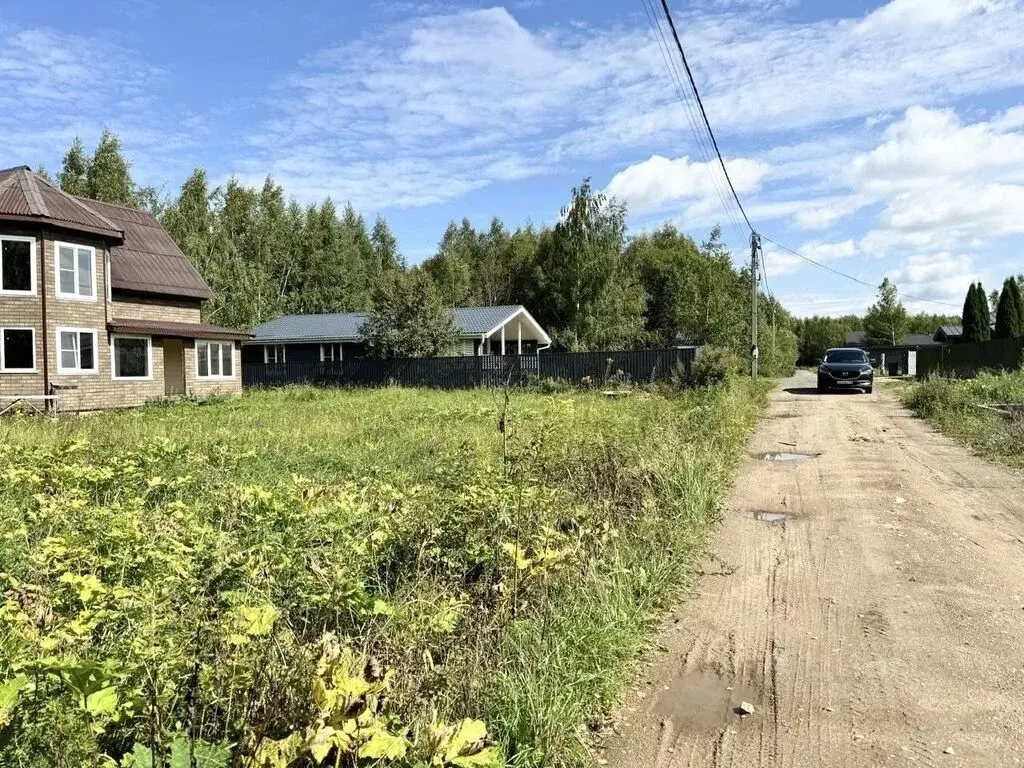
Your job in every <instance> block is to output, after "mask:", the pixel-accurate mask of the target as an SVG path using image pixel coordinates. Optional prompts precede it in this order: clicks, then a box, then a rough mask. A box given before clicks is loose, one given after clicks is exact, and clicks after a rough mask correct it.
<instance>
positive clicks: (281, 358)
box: [263, 344, 288, 365]
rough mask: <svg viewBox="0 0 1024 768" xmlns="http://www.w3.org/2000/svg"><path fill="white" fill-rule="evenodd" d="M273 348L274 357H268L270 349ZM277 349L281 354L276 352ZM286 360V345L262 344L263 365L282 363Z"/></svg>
mask: <svg viewBox="0 0 1024 768" xmlns="http://www.w3.org/2000/svg"><path fill="white" fill-rule="evenodd" d="M272 349H273V350H274V359H273V360H271V359H270V350H272ZM277 350H281V354H280V355H278V354H277ZM286 362H288V346H287V345H286V344H264V345H263V364H264V365H284V364H285V363H286Z"/></svg>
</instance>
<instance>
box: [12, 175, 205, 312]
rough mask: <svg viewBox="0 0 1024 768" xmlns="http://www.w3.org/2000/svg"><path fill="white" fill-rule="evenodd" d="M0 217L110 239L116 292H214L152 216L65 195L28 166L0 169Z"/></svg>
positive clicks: (188, 295)
mask: <svg viewBox="0 0 1024 768" xmlns="http://www.w3.org/2000/svg"><path fill="white" fill-rule="evenodd" d="M0 218H2V219H6V220H14V221H34V222H41V223H44V224H51V225H53V226H57V227H62V228H64V229H71V230H75V231H79V232H87V233H89V234H93V235H99V236H100V237H103V238H105V239H107V240H109V241H110V242H111V248H110V283H111V286H112V287H113V288H114V290H119V291H132V292H135V293H149V294H158V295H162V296H179V297H186V298H191V299H209V298H212V296H213V293H212V292H211V291H210V287H209V286H208V285H207V284H206V282H205V281H204V280H203V278H202V277H201V276H200V274H199V272H198V271H197V270H196V268H195V267H193V266H192V264H191V263H190V262H189V260H188V258H186V256H185V254H184V253H182V252H181V249H180V248H178V246H177V245H175V243H174V240H172V239H171V236H170V235H169V234H167V231H166V230H165V229H164V228H163V227H162V226H160V222H158V221H157V220H156V219H155V218H154V217H153V216H152V215H150V214H148V213H145V212H144V211H136V210H133V209H131V208H125V207H123V206H120V205H113V204H111V203H101V202H99V201H98V200H87V199H85V198H82V197H76V196H74V195H69V194H68V193H66V192H64V191H62V190H60V189H58V188H57V187H55V186H53V184H51V183H50V182H48V181H47V180H46V179H44V178H43V177H42V176H40V175H39V174H37V173H33V172H32V171H31V170H30V169H29V168H28V166H19V167H17V168H8V169H6V170H0Z"/></svg>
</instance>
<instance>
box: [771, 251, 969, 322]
mask: <svg viewBox="0 0 1024 768" xmlns="http://www.w3.org/2000/svg"><path fill="white" fill-rule="evenodd" d="M761 239H762V240H767V241H768V242H769V243H771V244H772V245H774V246H776V247H778V248H781V249H782V250H784V251H785V252H786V253H790V254H792V255H794V256H796V257H797V258H798V259H803V260H804V261H806V262H807V263H808V264H813V265H814V266H816V267H821V268H822V269H826V270H828V271H829V272H831V273H832V274H834V275H839V276H840V277H845V278H846V279H847V280H852V281H853V282H855V283H859V284H860V285H863V286H866V287H868V288H870V289H871V290H876V289H877V288H878V286H877V285H872V284H871V283H869V282H866V281H864V280H861V279H860V278H859V277H854V276H853V275H848V274H846V273H845V272H840V271H839V270H838V269H833V268H832V267H830V266H828V265H827V264H822V263H821V262H820V261H815V260H814V259H812V258H810V257H809V256H804V255H803V254H802V253H798V252H797V251H794V250H793V249H792V248H787V247H786V246H785V245H783V244H782V243H779V242H777V241H775V240H772V239H771V238H770V237H768V235H761ZM902 295H903V297H904V298H906V299H910V300H911V301H923V302H927V303H929V304H938V305H939V306H942V307H952V308H953V309H960V307H959V306H957V305H955V304H950V303H949V302H948V301H936V300H935V299H923V298H921V297H920V296H911V295H910V294H909V293H904V294H902Z"/></svg>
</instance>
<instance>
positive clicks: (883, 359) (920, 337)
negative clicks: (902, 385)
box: [843, 328, 946, 376]
mask: <svg viewBox="0 0 1024 768" xmlns="http://www.w3.org/2000/svg"><path fill="white" fill-rule="evenodd" d="M941 332H942V328H940V329H939V330H938V331H936V333H935V335H934V336H929V335H928V334H926V333H908V334H906V335H905V336H903V337H902V338H901V339H899V343H898V344H895V345H886V346H869V345H868V343H867V331H849V332H847V333H846V334H845V335H844V337H843V346H844V347H857V348H859V349H863V350H865V351H866V352H867V353H868V356H869V357H870V358H871V364H872V365H873V366H874V367H875V368H877V369H879V370H880V371H882V372H883V373H884V374H885V375H888V376H914V375H916V374H917V351H918V350H919V349H923V348H927V347H938V346H943V345H944V344H945V343H946V341H945V340H944V339H942V338H940V334H941Z"/></svg>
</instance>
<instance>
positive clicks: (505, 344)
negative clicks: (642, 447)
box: [242, 304, 551, 365]
mask: <svg viewBox="0 0 1024 768" xmlns="http://www.w3.org/2000/svg"><path fill="white" fill-rule="evenodd" d="M452 312H453V315H454V317H453V320H454V322H455V327H456V328H457V329H458V331H459V336H460V338H459V341H458V343H457V344H456V345H455V347H454V348H453V349H452V350H451V356H453V357H463V356H471V355H535V354H537V352H539V351H540V350H542V349H547V348H548V347H549V346H551V338H550V337H549V336H548V335H547V333H546V332H545V331H544V329H543V328H542V327H541V326H540V324H539V323H538V322H537V321H536V320H534V318H533V316H532V315H531V314H530V313H529V312H528V311H527V310H526V307H524V306H522V305H519V304H516V305H511V306H503V307H459V308H457V309H454V310H452ZM365 321H366V314H365V313H362V312H347V313H343V314H327V315H284V316H283V317H279V318H277V319H275V320H270V321H268V322H266V323H263V324H262V325H260V326H259V327H257V328H256V329H255V331H254V334H253V339H252V341H250V342H247V343H246V344H245V345H244V346H243V348H242V362H243V363H264V364H266V365H277V364H283V363H302V362H306V363H312V362H328V361H329V362H338V361H342V360H352V359H358V358H360V357H364V356H365V354H366V347H365V345H364V344H363V343H362V341H360V338H359V330H360V329H361V328H362V326H363V323H364V322H365Z"/></svg>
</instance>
